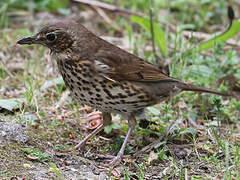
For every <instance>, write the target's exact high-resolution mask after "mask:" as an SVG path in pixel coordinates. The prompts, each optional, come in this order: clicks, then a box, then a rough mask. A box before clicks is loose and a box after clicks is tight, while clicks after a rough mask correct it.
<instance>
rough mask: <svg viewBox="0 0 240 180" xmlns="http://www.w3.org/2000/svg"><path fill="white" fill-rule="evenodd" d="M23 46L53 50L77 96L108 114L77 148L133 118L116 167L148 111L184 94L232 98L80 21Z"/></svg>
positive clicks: (50, 28) (24, 41) (49, 28)
mask: <svg viewBox="0 0 240 180" xmlns="http://www.w3.org/2000/svg"><path fill="white" fill-rule="evenodd" d="M17 43H18V44H41V45H44V46H46V47H48V48H50V49H51V56H52V58H53V59H55V60H56V61H57V64H58V68H59V71H60V73H61V75H62V77H63V79H64V82H65V84H66V86H67V87H68V88H69V89H70V91H71V93H72V95H73V97H74V98H75V99H77V100H78V101H79V102H80V103H82V104H86V105H89V106H91V107H94V108H96V109H99V110H101V111H102V112H103V125H102V126H100V127H98V128H97V129H96V130H95V131H93V132H92V133H91V134H90V135H89V136H87V137H86V138H85V139H83V140H82V141H81V142H80V143H79V144H78V145H77V146H76V148H80V147H83V146H84V144H85V142H86V141H87V140H88V139H90V138H91V137H92V136H93V135H95V134H96V133H98V132H99V131H101V130H102V129H103V127H104V126H105V125H108V124H109V123H110V122H111V114H110V113H111V112H116V113H119V114H122V115H125V116H126V117H127V119H128V123H129V130H128V133H127V135H126V138H125V140H124V143H123V145H122V148H121V150H120V151H119V153H118V155H117V156H116V157H115V159H114V160H113V161H112V163H115V162H117V161H118V160H119V159H121V157H122V155H123V152H124V149H125V146H126V143H127V140H128V138H129V135H130V133H131V131H132V130H133V129H134V127H135V124H136V120H135V115H136V114H137V113H138V112H141V111H142V110H143V109H144V108H145V107H147V106H151V105H154V104H156V103H159V102H161V101H163V100H165V99H166V98H168V97H170V96H173V95H175V94H177V93H180V92H182V91H199V92H207V93H212V94H218V95H222V96H227V95H228V94H226V93H222V92H219V91H215V90H212V89H207V88H202V87H196V86H193V85H191V84H186V83H184V82H182V81H181V80H178V79H175V78H172V77H169V76H168V75H166V74H164V73H162V72H161V70H159V69H158V68H157V67H155V66H154V65H152V64H150V63H148V62H146V61H144V60H142V59H141V58H139V57H137V56H135V55H133V54H130V53H128V52H126V51H124V50H122V49H120V48H118V47H117V46H115V45H113V44H111V43H109V42H107V41H105V40H103V39H101V38H99V37H98V36H96V35H94V34H93V33H91V32H90V31H88V30H87V29H86V28H85V27H83V26H82V25H80V24H78V23H76V22H58V23H54V24H51V25H47V26H45V27H44V28H43V29H41V30H40V31H39V33H37V34H36V35H34V36H32V37H27V38H23V39H21V40H19V41H18V42H17Z"/></svg>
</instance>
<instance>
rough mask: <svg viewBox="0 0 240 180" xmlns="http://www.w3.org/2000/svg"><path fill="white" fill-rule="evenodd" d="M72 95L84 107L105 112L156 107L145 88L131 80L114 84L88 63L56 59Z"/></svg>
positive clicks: (121, 111)
mask: <svg viewBox="0 0 240 180" xmlns="http://www.w3.org/2000/svg"><path fill="white" fill-rule="evenodd" d="M57 63H58V68H59V71H60V73H61V75H62V77H63V79H64V82H65V84H66V86H67V87H68V88H69V89H70V90H71V92H72V95H73V96H74V97H75V98H76V99H78V101H79V102H80V103H82V104H86V105H88V106H91V107H94V108H96V109H99V110H101V111H105V112H116V113H122V114H126V113H131V112H134V111H138V110H141V109H143V108H144V107H146V106H149V105H152V104H154V102H153V101H152V100H151V99H149V94H148V93H147V92H145V91H144V90H143V89H142V87H140V86H137V85H133V83H130V82H128V81H121V82H115V81H111V80H109V79H107V78H105V77H103V76H101V75H99V74H98V73H96V72H95V71H94V70H93V69H92V67H91V62H89V61H80V62H77V63H75V62H74V61H71V60H66V59H65V60H57Z"/></svg>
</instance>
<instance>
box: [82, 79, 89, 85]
mask: <svg viewBox="0 0 240 180" xmlns="http://www.w3.org/2000/svg"><path fill="white" fill-rule="evenodd" d="M82 82H83V84H90V82H89V81H86V80H84V79H83V80H82Z"/></svg>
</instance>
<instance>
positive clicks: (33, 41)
mask: <svg viewBox="0 0 240 180" xmlns="http://www.w3.org/2000/svg"><path fill="white" fill-rule="evenodd" d="M17 44H38V39H37V38H36V36H30V37H25V38H22V39H20V40H19V41H17Z"/></svg>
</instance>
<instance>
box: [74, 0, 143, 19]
mask: <svg viewBox="0 0 240 180" xmlns="http://www.w3.org/2000/svg"><path fill="white" fill-rule="evenodd" d="M74 1H76V2H79V3H82V4H85V5H88V6H94V7H99V8H102V9H106V10H108V11H112V12H115V13H121V14H123V15H126V16H130V15H135V16H140V17H143V16H144V14H142V13H137V12H132V11H128V10H126V9H122V8H118V7H116V6H114V5H110V4H107V3H103V2H99V1H94V0H91V1H89V0H74Z"/></svg>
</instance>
